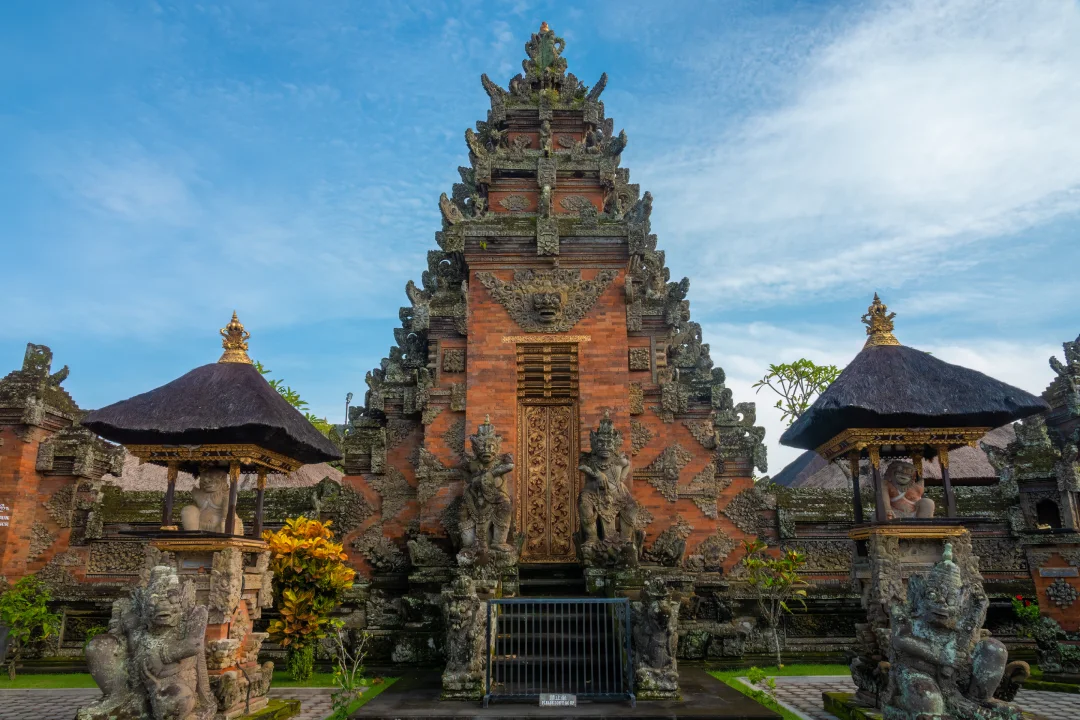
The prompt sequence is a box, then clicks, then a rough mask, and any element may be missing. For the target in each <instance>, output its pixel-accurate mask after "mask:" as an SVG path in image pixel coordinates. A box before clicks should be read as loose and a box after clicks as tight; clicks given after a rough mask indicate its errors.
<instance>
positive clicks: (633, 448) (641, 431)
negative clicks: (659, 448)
mask: <svg viewBox="0 0 1080 720" xmlns="http://www.w3.org/2000/svg"><path fill="white" fill-rule="evenodd" d="M652 437H653V435H652V433H651V432H650V431H649V428H648V427H647V426H646V425H645V423H643V422H641V421H639V420H631V421H630V452H631V454H632V455H637V454H638V453H639V452H641V449H642V448H644V447H645V446H646V445H648V444H649V441H650V440H652Z"/></svg>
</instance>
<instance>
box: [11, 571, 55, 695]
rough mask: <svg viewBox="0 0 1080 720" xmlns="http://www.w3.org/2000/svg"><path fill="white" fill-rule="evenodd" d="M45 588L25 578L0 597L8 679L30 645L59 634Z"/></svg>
mask: <svg viewBox="0 0 1080 720" xmlns="http://www.w3.org/2000/svg"><path fill="white" fill-rule="evenodd" d="M51 599H52V595H51V594H50V593H49V587H48V586H47V585H46V584H45V583H43V582H41V580H39V579H38V578H37V577H35V576H34V575H25V576H23V577H22V578H21V579H20V580H19V581H18V582H17V583H15V584H14V585H12V586H11V587H9V588H8V589H7V590H5V591H4V593H3V594H2V595H0V623H2V624H3V625H5V626H7V628H8V653H7V666H8V677H9V678H11V679H12V680H14V679H15V669H16V667H17V666H18V664H19V662H20V661H21V660H22V654H23V652H24V651H25V650H26V648H27V647H29V646H30V644H31V643H33V642H35V641H38V640H45V639H46V638H50V637H52V636H53V635H55V634H56V633H58V632H59V631H60V616H59V615H57V614H56V613H53V612H49V600H51Z"/></svg>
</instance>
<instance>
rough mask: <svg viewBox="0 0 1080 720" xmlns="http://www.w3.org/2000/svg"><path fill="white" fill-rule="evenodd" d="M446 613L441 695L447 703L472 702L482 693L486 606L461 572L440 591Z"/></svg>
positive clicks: (467, 577)
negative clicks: (444, 665)
mask: <svg viewBox="0 0 1080 720" xmlns="http://www.w3.org/2000/svg"><path fill="white" fill-rule="evenodd" d="M442 599H443V611H444V612H445V614H446V669H445V670H443V675H442V686H443V692H442V696H443V698H444V699H446V700H475V699H478V698H480V697H481V696H482V695H483V694H484V642H485V638H486V635H487V633H486V622H487V618H486V615H485V612H484V610H485V607H486V603H485V602H484V601H482V600H481V599H480V598H479V596H478V595H477V594H476V586H475V584H474V583H473V580H472V578H470V577H469V576H468V575H466V574H465V573H464V572H462V574H460V575H458V577H457V578H455V579H454V582H453V584H451V586H450V587H448V588H446V589H444V590H443V591H442Z"/></svg>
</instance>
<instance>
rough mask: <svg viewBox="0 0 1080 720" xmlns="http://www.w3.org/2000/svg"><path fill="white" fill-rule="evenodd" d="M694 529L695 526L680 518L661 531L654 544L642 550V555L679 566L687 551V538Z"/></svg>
mask: <svg viewBox="0 0 1080 720" xmlns="http://www.w3.org/2000/svg"><path fill="white" fill-rule="evenodd" d="M693 531H694V528H693V526H691V525H690V524H689V523H688V522H686V521H685V520H683V519H682V518H679V520H677V521H676V522H675V524H674V525H672V526H671V527H669V528H668V529H667V530H664V531H663V532H662V533H660V534H659V535H658V536H657V537H656V540H654V541H653V544H652V545H650V546H649V547H647V548H645V549H644V550H643V551H642V556H643V557H644V558H645V560H647V561H649V562H654V563H656V564H658V565H663V566H664V567H678V566H679V565H680V564H682V561H683V553H685V552H686V539H687V538H688V537H690V533H691V532H693Z"/></svg>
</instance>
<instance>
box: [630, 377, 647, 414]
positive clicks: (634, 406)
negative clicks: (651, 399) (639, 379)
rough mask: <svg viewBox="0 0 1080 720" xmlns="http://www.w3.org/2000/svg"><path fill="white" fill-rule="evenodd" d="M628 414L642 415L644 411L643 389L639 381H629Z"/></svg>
mask: <svg viewBox="0 0 1080 720" xmlns="http://www.w3.org/2000/svg"><path fill="white" fill-rule="evenodd" d="M629 402H630V414H631V415H642V414H644V412H645V391H644V390H642V388H641V383H630V399H629Z"/></svg>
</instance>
